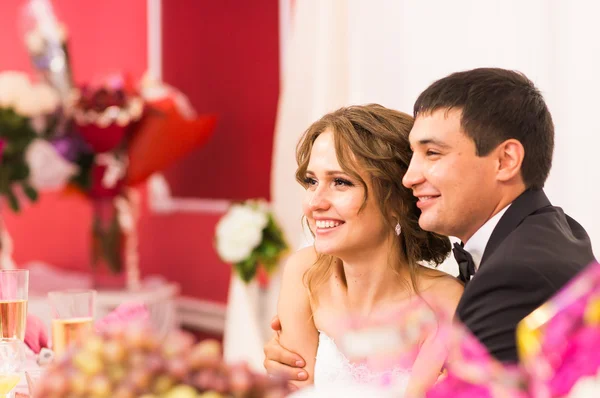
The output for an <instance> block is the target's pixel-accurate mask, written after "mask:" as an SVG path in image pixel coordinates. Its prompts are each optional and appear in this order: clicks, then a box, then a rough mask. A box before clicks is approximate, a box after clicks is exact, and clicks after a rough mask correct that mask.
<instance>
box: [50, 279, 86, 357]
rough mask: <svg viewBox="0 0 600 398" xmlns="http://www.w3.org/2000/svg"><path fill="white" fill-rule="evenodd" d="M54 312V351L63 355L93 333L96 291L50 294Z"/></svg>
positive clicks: (51, 306)
mask: <svg viewBox="0 0 600 398" xmlns="http://www.w3.org/2000/svg"><path fill="white" fill-rule="evenodd" d="M48 299H49V301H50V308H51V311H52V350H53V351H54V352H55V353H56V354H57V355H61V354H63V353H65V352H66V351H67V349H68V348H69V346H70V345H71V344H73V343H76V342H77V341H79V340H80V339H82V338H84V337H85V336H87V335H88V334H89V333H91V332H92V331H93V327H94V311H95V306H96V291H95V290H62V291H53V292H49V293H48Z"/></svg>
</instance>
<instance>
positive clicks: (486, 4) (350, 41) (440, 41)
mask: <svg viewBox="0 0 600 398" xmlns="http://www.w3.org/2000/svg"><path fill="white" fill-rule="evenodd" d="M283 1H286V0H283ZM287 1H289V0H287ZM599 16H600V3H597V2H595V1H594V0H590V1H584V0H580V1H577V0H572V1H570V2H566V1H560V0H552V1H548V0H529V1H521V0H488V1H481V0H454V1H446V0H421V1H413V0H405V1H400V0H370V1H364V0H327V1H323V0H298V1H295V2H294V10H293V18H292V22H291V34H290V38H289V41H288V43H285V46H284V48H285V50H286V51H285V54H284V57H285V61H284V62H283V64H284V65H285V67H284V69H283V77H282V92H281V97H280V103H279V112H278V120H277V126H276V132H275V134H276V136H275V147H274V154H273V171H272V180H271V184H272V198H273V205H274V207H275V211H276V214H277V216H278V219H279V221H280V222H281V223H282V224H283V227H284V230H285V232H286V234H287V237H288V239H289V241H290V243H291V245H292V248H293V249H298V248H300V247H302V246H304V245H306V244H308V243H309V242H310V236H307V234H306V232H305V231H303V229H302V227H301V223H300V219H301V200H302V195H303V190H302V188H301V187H300V186H299V185H298V184H297V183H296V182H295V179H294V171H295V169H296V163H295V145H296V143H297V141H298V139H299V137H300V135H301V134H302V132H303V131H304V130H305V129H306V128H307V127H308V126H309V125H310V124H311V123H312V122H313V121H315V120H317V119H318V118H319V117H321V116H322V115H323V114H325V113H327V112H329V111H331V110H334V109H336V108H338V107H340V106H343V105H351V104H363V103H370V102H377V103H380V104H382V105H385V106H388V107H392V108H395V109H399V110H402V111H405V112H407V113H412V105H413V103H414V101H415V99H416V98H417V96H418V95H419V93H420V92H421V91H423V90H424V89H425V88H426V87H427V86H428V85H429V84H431V83H432V82H433V81H435V80H437V79H439V78H441V77H443V76H446V75H448V74H450V73H452V72H455V71H460V70H465V69H472V68H476V67H482V66H495V67H502V68H509V69H516V70H519V71H521V72H523V73H525V74H526V75H527V76H528V77H529V78H530V79H532V80H533V81H534V82H535V84H536V85H537V86H538V87H539V88H540V89H541V91H542V92H543V94H544V96H545V98H546V101H547V103H548V106H549V108H550V111H551V112H552V115H553V117H554V122H555V125H556V149H555V154H554V166H553V168H552V172H551V174H550V177H549V179H548V182H547V185H546V193H547V194H548V196H549V197H550V200H551V201H553V203H554V204H555V205H557V206H561V207H563V209H564V210H565V212H567V213H568V214H570V215H571V216H572V217H574V218H575V219H577V220H578V221H579V222H580V223H581V224H583V226H584V227H585V228H586V229H587V231H588V232H589V234H590V236H591V239H592V242H593V246H594V249H595V252H596V254H597V255H598V251H600V165H598V160H597V158H598V157H599V156H598V153H599V152H600V123H598V120H597V119H596V118H597V115H596V112H598V111H599V110H600V108H599V106H600V100H599V99H598V96H599V94H600V23H598V21H597V20H598V17H599ZM442 269H444V270H446V271H449V272H452V273H455V274H456V263H455V262H454V260H453V259H452V258H450V259H449V260H448V261H447V263H446V264H444V265H443V266H442ZM274 305H275V303H274V302H273V303H272V307H271V308H275V307H274ZM269 315H271V314H269Z"/></svg>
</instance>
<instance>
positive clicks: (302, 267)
mask: <svg viewBox="0 0 600 398" xmlns="http://www.w3.org/2000/svg"><path fill="white" fill-rule="evenodd" d="M317 259H318V256H317V252H316V251H315V248H314V247H312V246H309V247H305V248H303V249H300V250H298V251H296V252H294V253H292V254H291V255H290V256H289V257H288V258H287V261H286V262H285V268H286V270H289V271H287V272H293V273H296V272H299V273H304V272H305V271H306V270H307V269H309V268H310V267H311V266H312V265H313V264H314V263H315V262H316V261H317Z"/></svg>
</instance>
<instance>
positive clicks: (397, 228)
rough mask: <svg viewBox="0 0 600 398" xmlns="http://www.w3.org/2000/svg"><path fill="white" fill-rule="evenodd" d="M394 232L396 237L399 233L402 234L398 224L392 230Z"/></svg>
mask: <svg viewBox="0 0 600 398" xmlns="http://www.w3.org/2000/svg"><path fill="white" fill-rule="evenodd" d="M394 231H396V235H398V236H400V233H401V232H402V227H401V226H400V223H397V224H396V228H394Z"/></svg>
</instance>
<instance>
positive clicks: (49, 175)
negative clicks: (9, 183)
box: [25, 139, 79, 190]
mask: <svg viewBox="0 0 600 398" xmlns="http://www.w3.org/2000/svg"><path fill="white" fill-rule="evenodd" d="M25 161H26V162H27V165H28V166H29V183H30V184H31V185H32V186H33V187H34V188H36V189H39V190H52V189H59V188H62V187H63V186H64V185H65V184H66V183H67V182H68V181H69V179H70V178H71V177H72V176H74V175H75V174H76V173H77V171H78V169H79V168H78V167H77V166H76V165H74V164H72V163H69V162H68V161H67V160H66V159H64V158H63V157H62V156H60V154H59V153H58V152H57V151H56V149H55V148H54V147H53V146H52V144H50V143H49V142H48V141H46V140H42V139H35V140H33V141H32V142H31V144H29V146H28V147H27V150H26V152H25Z"/></svg>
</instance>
